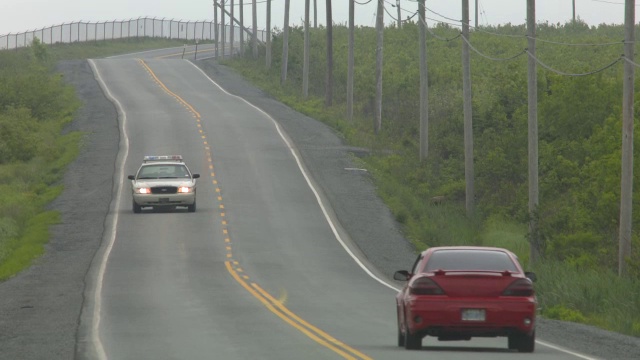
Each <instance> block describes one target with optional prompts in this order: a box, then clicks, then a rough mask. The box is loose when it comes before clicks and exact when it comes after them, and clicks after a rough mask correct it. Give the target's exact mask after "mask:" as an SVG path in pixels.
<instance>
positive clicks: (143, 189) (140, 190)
mask: <svg viewBox="0 0 640 360" xmlns="http://www.w3.org/2000/svg"><path fill="white" fill-rule="evenodd" d="M134 191H135V193H136V194H151V188H148V187H141V188H136V189H134Z"/></svg>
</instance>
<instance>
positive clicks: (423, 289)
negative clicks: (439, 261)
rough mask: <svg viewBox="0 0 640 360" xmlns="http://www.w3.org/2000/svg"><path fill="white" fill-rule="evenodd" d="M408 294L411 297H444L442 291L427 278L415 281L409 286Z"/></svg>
mask: <svg viewBox="0 0 640 360" xmlns="http://www.w3.org/2000/svg"><path fill="white" fill-rule="evenodd" d="M409 293H411V294H412V295H444V291H443V290H442V288H440V286H438V284H436V282H435V281H433V280H431V279H429V278H426V277H425V278H420V279H416V281H414V282H413V283H412V284H411V286H409Z"/></svg>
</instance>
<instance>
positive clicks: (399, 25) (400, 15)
mask: <svg viewBox="0 0 640 360" xmlns="http://www.w3.org/2000/svg"><path fill="white" fill-rule="evenodd" d="M396 9H398V29H401V28H402V13H401V12H400V0H396Z"/></svg>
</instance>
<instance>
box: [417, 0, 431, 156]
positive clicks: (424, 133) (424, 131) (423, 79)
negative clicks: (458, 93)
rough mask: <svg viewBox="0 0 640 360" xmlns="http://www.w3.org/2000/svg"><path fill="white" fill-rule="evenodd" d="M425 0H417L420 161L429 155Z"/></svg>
mask: <svg viewBox="0 0 640 360" xmlns="http://www.w3.org/2000/svg"><path fill="white" fill-rule="evenodd" d="M424 2H425V0H419V2H418V13H419V15H418V16H419V23H418V29H419V35H420V36H419V38H420V46H419V51H420V161H424V160H426V159H427V155H428V153H429V82H428V77H427V22H426V21H427V20H426V18H425V16H426V13H425V5H424Z"/></svg>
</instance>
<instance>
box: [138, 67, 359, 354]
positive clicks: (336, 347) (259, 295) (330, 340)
mask: <svg viewBox="0 0 640 360" xmlns="http://www.w3.org/2000/svg"><path fill="white" fill-rule="evenodd" d="M138 62H139V63H140V65H142V66H143V67H144V68H145V69H146V71H147V72H148V73H149V75H150V76H151V77H152V78H153V80H154V81H155V82H156V84H158V86H160V87H161V88H162V90H164V91H165V92H166V93H167V94H169V95H170V96H172V97H173V98H175V99H176V100H177V101H178V102H179V103H180V104H182V105H183V106H184V107H185V108H186V109H187V110H188V111H189V112H191V114H192V115H193V117H194V118H195V119H196V121H197V122H200V118H201V116H200V113H198V112H197V111H196V109H195V108H194V107H193V106H191V105H190V104H189V103H187V102H186V101H185V100H184V99H182V98H181V97H180V96H179V95H178V94H176V93H174V92H172V91H171V90H169V88H167V87H166V85H165V84H164V83H163V82H162V81H160V79H159V78H158V77H157V76H156V74H155V73H154V72H153V71H152V70H151V68H150V67H149V66H148V65H147V64H146V63H145V61H144V60H142V59H138ZM198 128H199V130H198V131H199V132H200V133H201V134H203V135H202V138H203V139H206V135H204V134H205V132H204V130H203V129H202V128H201V127H200V124H198ZM203 143H204V147H205V152H206V153H207V162H208V163H209V168H210V169H211V170H213V160H212V159H211V156H210V153H209V150H210V149H209V146H208V143H207V141H206V140H205V141H203ZM211 177H212V182H213V184H214V185H215V184H217V183H218V181H217V180H216V179H215V173H213V172H211ZM215 192H216V193H217V194H220V193H221V189H220V187H219V186H216V187H215ZM217 200H218V201H219V202H220V204H219V208H220V209H221V210H223V209H225V206H224V204H222V197H221V196H220V195H217ZM218 215H219V216H220V218H221V223H222V225H223V226H224V227H223V229H222V233H223V234H224V242H225V244H227V245H226V250H227V254H226V258H227V259H228V260H227V261H225V266H226V268H227V270H228V271H229V273H230V274H231V276H232V277H233V278H234V279H235V280H236V282H238V283H239V284H240V285H241V286H242V287H243V288H245V289H246V290H247V291H248V292H249V293H250V294H251V295H253V296H254V297H255V298H256V299H258V300H259V301H260V302H261V303H262V304H264V306H265V307H266V308H267V309H269V310H270V311H271V312H272V313H274V314H275V315H277V316H278V317H279V318H281V319H282V320H284V321H285V322H286V323H287V324H289V325H291V326H293V327H294V328H296V329H297V330H299V331H300V332H302V333H303V334H305V335H307V336H308V337H309V338H311V339H312V340H314V341H315V342H317V343H318V344H320V345H322V346H324V347H326V348H328V349H330V350H332V351H334V352H335V353H337V354H339V355H340V356H342V357H344V358H345V359H349V360H351V359H353V360H357V359H363V360H371V358H370V357H368V356H367V355H365V354H363V353H361V352H359V351H358V350H356V349H354V348H352V347H350V346H348V345H346V344H345V343H343V342H341V341H339V340H337V339H335V338H334V337H332V336H331V335H329V334H327V333H326V332H324V331H322V330H320V329H319V328H317V327H315V326H313V325H311V324H310V323H308V322H307V321H305V320H303V319H302V318H300V317H299V316H298V315H296V314H294V313H293V312H292V311H291V310H289V309H288V308H287V307H285V306H284V301H280V300H278V299H276V298H274V297H273V296H271V295H270V294H269V293H268V292H267V291H265V290H264V289H262V287H260V286H259V285H258V284H256V283H251V285H249V283H248V282H247V281H248V279H249V276H248V275H246V274H243V275H242V276H240V275H239V274H238V273H244V271H243V270H242V268H240V264H239V263H238V262H237V261H235V260H233V253H232V250H233V249H232V246H231V245H230V244H231V238H230V237H229V236H228V234H229V231H228V229H227V227H226V226H227V221H226V220H225V212H224V211H220V213H219V214H218ZM234 267H235V268H234ZM285 298H286V297H285Z"/></svg>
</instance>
